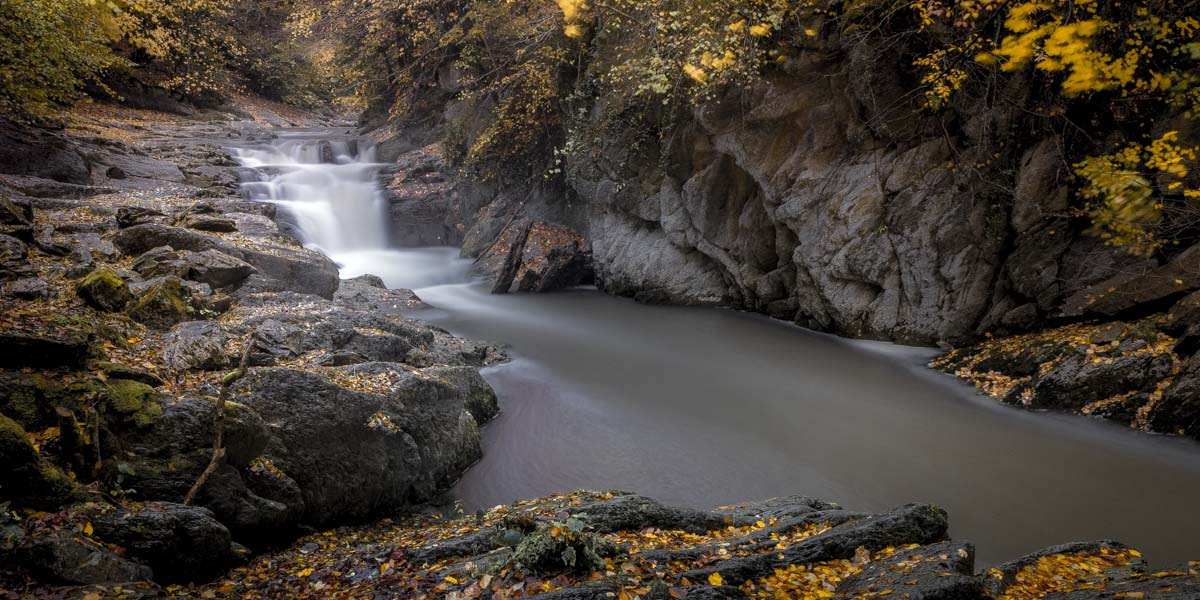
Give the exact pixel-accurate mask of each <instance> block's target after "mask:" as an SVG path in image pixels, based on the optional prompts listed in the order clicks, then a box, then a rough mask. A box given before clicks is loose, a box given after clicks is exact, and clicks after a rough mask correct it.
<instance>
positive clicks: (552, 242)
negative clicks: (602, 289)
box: [516, 221, 592, 292]
mask: <svg viewBox="0 0 1200 600" xmlns="http://www.w3.org/2000/svg"><path fill="white" fill-rule="evenodd" d="M585 245H586V241H585V240H584V239H583V236H581V235H579V233H577V232H576V231H574V230H573V229H571V228H569V227H561V226H557V225H551V224H549V223H545V222H541V221H539V222H536V223H534V224H533V225H532V227H530V229H529V234H528V239H526V240H525V244H524V248H523V250H522V253H521V268H520V271H518V272H517V274H516V284H517V291H519V292H548V291H552V290H558V289H563V288H568V287H572V286H576V285H580V284H582V283H588V282H590V281H591V279H592V272H591V258H590V257H589V256H588V254H587V252H585V251H584V248H585Z"/></svg>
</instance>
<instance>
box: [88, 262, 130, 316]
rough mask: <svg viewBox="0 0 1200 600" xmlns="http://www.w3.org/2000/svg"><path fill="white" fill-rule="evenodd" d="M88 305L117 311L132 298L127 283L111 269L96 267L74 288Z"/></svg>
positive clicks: (106, 310) (98, 308) (107, 310)
mask: <svg viewBox="0 0 1200 600" xmlns="http://www.w3.org/2000/svg"><path fill="white" fill-rule="evenodd" d="M75 293H77V294H79V297H80V298H83V300H84V301H85V302H87V303H88V305H89V306H91V307H92V308H95V309H97V310H102V311H105V312H118V311H120V310H122V309H124V308H125V305H126V304H129V301H130V300H133V294H131V293H130V292H129V284H128V283H126V282H125V280H124V279H121V276H120V275H117V274H116V272H115V271H113V270H112V269H96V270H95V271H92V272H91V273H88V275H87V277H84V278H83V281H80V282H79V285H78V286H76V288H75Z"/></svg>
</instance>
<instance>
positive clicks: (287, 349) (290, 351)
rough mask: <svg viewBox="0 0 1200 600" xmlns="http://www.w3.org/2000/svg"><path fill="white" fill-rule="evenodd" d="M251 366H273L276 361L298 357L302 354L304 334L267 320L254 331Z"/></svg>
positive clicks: (280, 323)
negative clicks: (253, 350)
mask: <svg viewBox="0 0 1200 600" xmlns="http://www.w3.org/2000/svg"><path fill="white" fill-rule="evenodd" d="M253 343H254V348H255V352H253V353H251V355H250V359H251V364H254V365H260V366H261V365H273V364H275V363H276V361H279V360H283V359H287V358H291V357H293V356H299V355H300V354H301V353H303V352H304V332H303V331H301V330H300V328H298V327H294V326H292V325H289V324H287V323H283V322H280V321H276V320H275V319H267V320H265V321H261V322H259V323H258V324H257V326H256V327H255V330H254V342H253Z"/></svg>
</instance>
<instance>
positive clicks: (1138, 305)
mask: <svg viewBox="0 0 1200 600" xmlns="http://www.w3.org/2000/svg"><path fill="white" fill-rule="evenodd" d="M1197 289H1200V244H1198V245H1195V246H1192V247H1190V248H1188V249H1187V250H1184V251H1183V252H1181V253H1180V254H1179V255H1177V256H1175V257H1174V258H1173V259H1171V261H1170V262H1169V263H1167V264H1165V265H1163V266H1161V267H1156V268H1153V269H1148V270H1145V271H1143V272H1137V273H1128V274H1122V275H1117V276H1116V277H1113V278H1111V279H1108V280H1106V281H1102V282H1100V283H1098V284H1096V285H1095V286H1092V287H1090V288H1087V289H1085V290H1082V291H1080V292H1079V293H1077V294H1075V295H1074V296H1072V297H1071V298H1069V299H1068V300H1067V301H1066V302H1065V303H1064V304H1063V314H1064V315H1065V316H1078V315H1082V314H1087V313H1093V314H1100V315H1105V316H1110V317H1111V316H1117V315H1120V314H1122V313H1126V312H1129V311H1141V312H1145V311H1148V310H1153V309H1154V308H1156V307H1157V305H1158V304H1161V303H1163V302H1170V303H1173V302H1174V299H1176V298H1180V297H1182V296H1184V295H1186V294H1187V293H1189V292H1191V291H1194V290H1197ZM1170 303H1168V304H1167V306H1170ZM1167 306H1162V307H1160V309H1162V308H1166V307H1167Z"/></svg>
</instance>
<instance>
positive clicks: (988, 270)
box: [396, 45, 1139, 343]
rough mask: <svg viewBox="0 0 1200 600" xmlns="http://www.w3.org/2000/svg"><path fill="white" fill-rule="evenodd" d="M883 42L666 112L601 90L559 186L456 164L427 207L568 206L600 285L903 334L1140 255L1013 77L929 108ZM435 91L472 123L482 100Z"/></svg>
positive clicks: (965, 319) (1010, 319)
mask: <svg viewBox="0 0 1200 600" xmlns="http://www.w3.org/2000/svg"><path fill="white" fill-rule="evenodd" d="M885 53H886V50H884V49H881V48H875V49H869V48H863V47H862V45H860V46H858V47H855V48H848V49H842V50H838V49H829V48H825V49H823V50H821V51H820V52H816V51H814V52H812V53H811V54H810V55H802V56H801V58H800V59H797V60H796V61H795V64H789V66H788V68H787V70H786V73H779V74H777V75H774V76H772V77H770V78H766V79H764V80H762V81H760V82H759V83H757V84H755V85H754V86H752V87H748V88H743V89H734V90H729V91H727V92H726V93H725V95H724V97H722V98H720V99H717V100H716V101H713V102H710V103H707V104H705V105H703V106H702V107H700V108H697V109H694V110H693V111H692V112H691V113H690V114H686V115H684V116H683V117H682V118H679V117H676V118H675V119H674V120H673V121H672V122H671V124H670V125H669V126H664V125H662V122H661V121H662V119H661V118H658V117H657V116H649V115H651V114H652V112H648V111H645V110H641V111H637V110H628V109H625V110H623V112H617V109H613V108H611V107H610V106H609V102H608V99H606V98H603V97H601V98H598V99H596V100H594V102H593V104H592V105H590V106H589V107H587V109H586V110H581V111H579V113H580V114H583V115H585V116H584V117H582V118H581V119H580V120H579V121H577V122H575V123H572V124H571V125H570V127H572V128H574V130H575V131H574V135H573V138H574V139H577V140H583V142H582V143H581V144H578V145H575V146H572V147H568V148H566V149H565V151H564V153H563V161H564V169H563V171H564V173H565V180H566V183H567V186H568V188H569V189H566V190H563V191H559V192H555V191H548V190H547V189H546V186H542V185H539V186H537V187H536V188H533V187H530V186H522V185H511V186H498V187H497V189H483V188H481V187H480V186H478V185H475V184H460V185H459V186H458V189H457V190H456V191H454V192H452V194H453V195H454V198H455V200H454V201H453V202H451V201H448V200H446V199H445V198H446V197H445V196H442V197H441V200H440V201H442V202H446V203H448V204H453V205H454V210H452V211H449V213H445V212H444V213H442V214H447V215H448V216H443V217H440V218H438V219H434V220H435V221H438V226H439V227H443V228H444V223H445V222H447V221H449V222H454V221H461V222H462V224H463V227H462V229H464V230H465V235H464V237H465V240H466V243H465V245H464V251H465V252H466V253H467V254H469V255H472V256H478V255H487V254H489V252H491V253H495V251H493V250H491V249H490V246H491V245H493V243H494V242H495V241H496V240H498V239H502V238H505V236H504V235H502V232H503V231H504V230H506V228H507V227H513V226H514V223H517V224H519V223H520V221H521V220H522V219H526V218H527V219H543V220H550V221H552V222H558V223H563V224H567V225H570V226H573V227H575V228H577V229H579V230H580V231H581V232H583V233H585V234H586V235H587V237H588V239H589V241H590V249H591V252H592V257H593V260H594V268H595V275H596V281H597V284H598V285H599V286H600V287H601V288H602V289H604V290H605V291H607V292H609V293H613V294H619V295H627V296H633V297H636V298H638V299H639V300H644V301H651V302H666V303H680V304H714V305H728V306H733V307H738V308H744V309H747V310H753V311H757V312H762V313H765V314H768V315H771V316H773V317H777V318H780V319H785V320H789V321H793V322H796V323H798V324H801V325H804V326H807V327H811V328H814V329H819V330H823V331H829V332H834V333H838V334H843V335H849V336H855V337H869V338H880V339H889V340H895V341H900V342H909V343H934V342H938V341H950V342H961V341H965V340H969V339H972V338H975V337H977V336H979V335H980V334H982V333H984V332H989V331H997V332H1013V331H1020V330H1023V329H1027V328H1029V327H1031V326H1033V325H1034V324H1035V323H1036V322H1038V321H1039V320H1043V319H1045V318H1048V317H1054V316H1056V315H1057V314H1058V313H1059V312H1060V305H1061V304H1062V302H1063V300H1064V299H1065V298H1067V297H1069V296H1070V295H1072V294H1074V293H1076V292H1078V291H1079V290H1082V289H1084V288H1086V287H1087V286H1089V285H1092V284H1095V283H1097V282H1099V281H1102V280H1104V279H1106V278H1108V277H1110V276H1112V275H1114V274H1115V273H1117V272H1119V271H1120V270H1122V269H1126V268H1130V267H1135V266H1136V264H1135V263H1137V262H1139V261H1136V260H1134V259H1132V258H1130V257H1129V256H1127V255H1125V254H1123V253H1121V252H1119V251H1115V250H1111V249H1109V248H1106V247H1105V246H1104V245H1103V244H1102V243H1100V242H1099V241H1098V240H1096V239H1094V238H1092V237H1089V236H1086V235H1083V234H1082V233H1081V229H1082V224H1080V223H1077V222H1074V221H1073V220H1072V219H1071V218H1069V217H1068V197H1069V190H1068V189H1067V187H1066V184H1067V179H1068V177H1069V172H1070V159H1068V158H1065V157H1064V155H1063V152H1062V151H1061V149H1060V148H1061V142H1060V140H1061V136H1058V135H1056V134H1055V133H1054V132H1052V131H1045V132H1044V133H1040V132H1039V131H1038V126H1037V124H1036V123H1035V122H1033V121H1032V120H1031V119H1029V118H1027V117H1025V115H1024V114H1023V113H1022V111H1020V110H1019V109H1017V108H1010V107H1014V106H1019V105H1020V98H1019V96H1020V94H1021V93H1022V90H1021V88H1020V86H1016V87H1015V88H1014V89H1013V90H1009V91H1008V95H1009V96H1012V97H1010V98H1007V100H1008V101H1006V102H997V101H995V100H994V99H993V100H991V101H989V102H984V101H983V100H972V101H963V102H962V103H961V104H960V105H959V106H957V107H956V108H955V109H953V110H951V111H949V113H948V114H939V115H933V114H929V113H925V112H922V111H921V110H920V107H919V102H920V94H919V93H918V92H916V91H915V89H916V88H915V86H914V85H912V84H911V83H909V82H908V81H907V79H906V74H905V73H904V69H903V68H901V66H896V67H895V70H893V71H889V70H888V65H889V64H891V63H896V62H897V61H895V60H893V61H888V60H887V59H886V56H884V54H885ZM449 106H450V108H449V109H448V110H447V113H446V114H447V115H448V117H449V119H450V122H451V124H452V126H453V127H455V128H456V129H457V130H463V129H465V130H466V131H467V132H468V136H469V132H470V131H471V130H472V129H481V128H482V126H481V124H480V121H481V120H486V119H487V118H488V117H486V115H487V114H488V112H487V111H486V110H485V109H486V107H485V106H463V103H462V102H452V103H450V105H449ZM462 115H468V116H467V117H466V118H464V117H463V116H462ZM580 132H582V134H580ZM1072 158H1074V157H1072ZM428 206H429V203H428V202H425V203H420V202H416V203H414V202H409V203H407V204H405V203H404V202H398V204H397V207H398V210H397V212H396V215H397V221H398V222H404V223H406V226H407V227H410V228H411V224H410V223H411V221H410V220H409V216H410V215H411V213H413V212H414V211H416V210H418V209H419V208H418V207H424V209H422V210H428ZM410 235H411V234H408V235H406V236H402V237H409V236H410ZM509 237H511V236H509ZM410 239H411V238H410ZM446 239H448V240H449V241H450V242H451V243H454V242H457V241H458V240H456V239H453V236H450V237H448V238H446ZM401 241H403V240H401ZM493 262H495V261H493Z"/></svg>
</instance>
